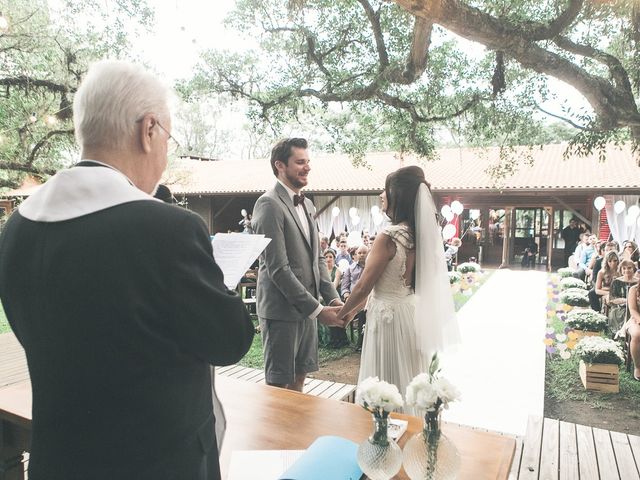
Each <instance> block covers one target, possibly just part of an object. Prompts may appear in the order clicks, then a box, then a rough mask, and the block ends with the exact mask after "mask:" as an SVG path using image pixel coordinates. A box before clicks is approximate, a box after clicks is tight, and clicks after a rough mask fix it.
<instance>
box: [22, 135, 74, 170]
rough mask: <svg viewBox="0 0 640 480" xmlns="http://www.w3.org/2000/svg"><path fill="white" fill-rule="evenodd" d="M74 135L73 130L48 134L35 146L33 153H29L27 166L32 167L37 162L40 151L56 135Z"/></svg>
mask: <svg viewBox="0 0 640 480" xmlns="http://www.w3.org/2000/svg"><path fill="white" fill-rule="evenodd" d="M69 134H71V135H73V129H70V130H51V131H50V132H47V134H46V135H45V136H44V137H43V138H41V139H40V140H39V141H38V143H36V144H35V145H34V147H33V148H32V149H31V152H30V153H29V157H28V158H27V163H26V165H27V166H29V167H30V166H32V165H33V162H35V159H36V155H37V153H38V150H40V149H41V148H42V147H44V146H45V145H46V144H47V143H49V140H50V139H51V137H54V136H56V135H69Z"/></svg>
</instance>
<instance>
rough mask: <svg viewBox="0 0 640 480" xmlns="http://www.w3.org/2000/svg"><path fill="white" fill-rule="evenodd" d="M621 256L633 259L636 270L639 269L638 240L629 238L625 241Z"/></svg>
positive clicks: (625, 258) (639, 253)
mask: <svg viewBox="0 0 640 480" xmlns="http://www.w3.org/2000/svg"><path fill="white" fill-rule="evenodd" d="M621 256H622V258H623V259H624V260H631V261H632V262H633V263H634V264H635V265H636V270H637V269H638V259H639V258H640V252H638V244H637V243H636V242H634V241H633V240H627V241H626V242H624V247H623V249H622V254H621Z"/></svg>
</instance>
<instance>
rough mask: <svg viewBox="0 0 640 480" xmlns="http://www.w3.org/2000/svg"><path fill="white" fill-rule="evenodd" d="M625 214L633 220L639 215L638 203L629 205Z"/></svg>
mask: <svg viewBox="0 0 640 480" xmlns="http://www.w3.org/2000/svg"><path fill="white" fill-rule="evenodd" d="M627 215H628V216H630V217H631V218H632V219H634V220H635V219H636V218H638V215H640V207H638V205H631V206H630V207H629V210H627Z"/></svg>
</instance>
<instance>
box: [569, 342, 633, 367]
mask: <svg viewBox="0 0 640 480" xmlns="http://www.w3.org/2000/svg"><path fill="white" fill-rule="evenodd" d="M574 354H575V355H577V356H578V357H579V358H580V359H581V360H582V361H584V362H585V363H614V364H616V365H620V364H621V363H622V362H624V353H623V352H622V349H621V348H620V345H618V343H617V342H615V341H614V340H611V339H610V338H604V337H584V338H582V339H581V340H580V341H579V342H578V344H577V345H576V348H575V350H574Z"/></svg>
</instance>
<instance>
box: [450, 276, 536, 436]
mask: <svg viewBox="0 0 640 480" xmlns="http://www.w3.org/2000/svg"><path fill="white" fill-rule="evenodd" d="M546 278H547V277H546V274H545V273H544V272H536V271H530V270H529V271H517V270H497V271H496V272H495V273H494V274H493V275H492V276H491V278H489V279H488V280H487V282H486V283H485V284H484V285H483V286H482V287H481V288H480V290H479V291H478V292H477V293H476V294H474V295H473V297H471V299H470V300H469V301H468V302H467V303H466V304H465V305H464V306H463V307H462V308H461V309H460V311H459V312H458V321H459V323H460V331H461V335H462V342H463V343H462V345H461V347H460V349H459V350H458V351H457V352H455V353H452V354H450V355H448V356H446V357H443V358H442V362H441V365H442V367H443V375H444V376H446V377H447V378H448V379H450V380H451V381H452V382H453V383H454V384H455V385H456V386H457V387H458V388H459V389H460V390H461V392H462V400H461V401H459V402H456V403H454V404H452V405H451V406H450V407H449V410H446V411H445V412H444V415H443V419H444V420H447V421H450V422H455V423H460V424H463V425H469V426H473V427H479V428H485V429H488V430H494V431H498V432H505V433H511V434H515V435H524V433H525V430H526V427H527V417H528V416H529V415H537V416H542V415H543V411H544V363H545V348H544V344H543V343H542V341H543V339H544V333H545V328H546V302H547V295H546Z"/></svg>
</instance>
